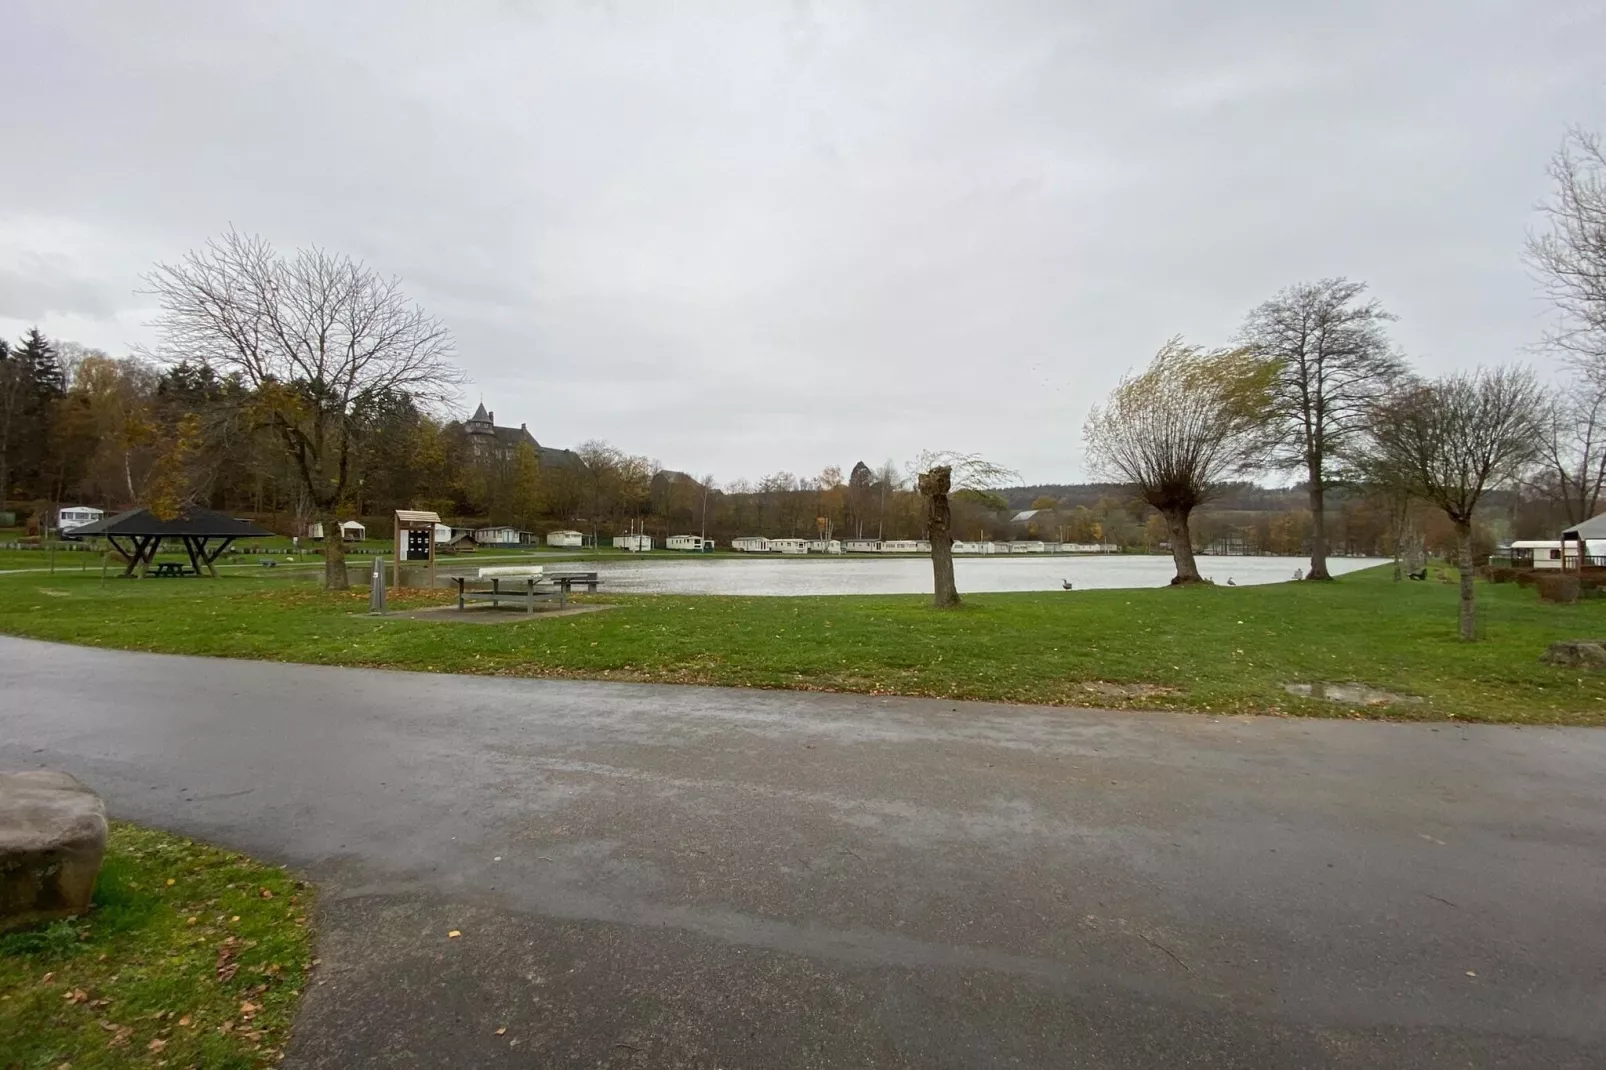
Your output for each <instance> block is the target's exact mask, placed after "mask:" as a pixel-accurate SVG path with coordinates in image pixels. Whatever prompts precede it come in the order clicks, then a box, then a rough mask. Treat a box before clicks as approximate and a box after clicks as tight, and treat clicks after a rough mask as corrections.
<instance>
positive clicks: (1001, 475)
mask: <svg viewBox="0 0 1606 1070" xmlns="http://www.w3.org/2000/svg"><path fill="white" fill-rule="evenodd" d="M910 468H911V469H912V470H913V471H914V472H915V473H916V476H915V486H916V488H917V489H918V490H919V492H920V496H921V497H922V498H924V499H925V502H926V538H927V539H929V540H930V542H931V580H932V599H931V604H932V605H934V606H936V607H937V608H938V609H949V608H951V607H953V606H957V605H958V604H959V588H958V586H957V585H956V584H955V582H954V533H953V511H952V508H951V506H950V504H949V495H950V494H951V493H958V492H960V491H978V492H979V491H986V490H988V489H990V488H993V487H1000V486H1003V485H1004V484H1006V483H1009V482H1011V481H1013V480H1017V479H1019V478H1020V477H1019V476H1017V475H1016V474H1015V473H1014V472H1012V471H1010V470H1009V469H1007V468H1004V467H1003V466H1001V465H996V464H993V463H992V462H991V461H985V460H983V459H982V458H980V457H978V456H976V455H975V454H973V453H951V452H947V451H939V452H926V453H922V454H921V455H920V456H919V457H918V458H916V460H915V461H914V463H913V464H911V465H910Z"/></svg>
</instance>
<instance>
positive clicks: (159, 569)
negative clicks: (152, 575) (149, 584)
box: [156, 561, 188, 579]
mask: <svg viewBox="0 0 1606 1070" xmlns="http://www.w3.org/2000/svg"><path fill="white" fill-rule="evenodd" d="M187 572H188V570H187V569H185V567H184V565H183V564H182V563H181V562H178V561H158V562H156V578H157V579H161V578H162V577H164V576H183V575H186V574H187Z"/></svg>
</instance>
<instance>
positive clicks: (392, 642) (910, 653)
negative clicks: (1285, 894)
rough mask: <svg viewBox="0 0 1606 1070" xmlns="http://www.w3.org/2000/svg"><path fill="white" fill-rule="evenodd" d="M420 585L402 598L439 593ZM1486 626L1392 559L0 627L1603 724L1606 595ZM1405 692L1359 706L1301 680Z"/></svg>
mask: <svg viewBox="0 0 1606 1070" xmlns="http://www.w3.org/2000/svg"><path fill="white" fill-rule="evenodd" d="M447 597H449V596H448V594H447V592H444V591H441V592H421V593H419V594H417V595H415V596H413V597H412V598H410V599H403V600H401V601H400V602H396V603H393V605H396V606H397V607H405V606H407V605H416V604H420V603H424V602H428V601H432V600H445V599H446V598H447ZM1478 598H1479V605H1480V613H1481V618H1480V619H1481V625H1480V627H1481V629H1482V633H1483V640H1482V641H1481V642H1477V643H1463V642H1461V641H1460V640H1459V639H1457V638H1456V632H1455V622H1456V591H1455V588H1454V586H1453V585H1451V584H1443V583H1434V582H1429V583H1410V582H1406V583H1394V582H1392V581H1391V579H1390V578H1389V573H1388V570H1387V569H1372V570H1367V571H1364V572H1358V573H1352V574H1350V575H1347V576H1345V577H1343V578H1342V579H1340V580H1338V581H1335V582H1333V583H1325V584H1313V583H1281V584H1270V585H1266V586H1255V587H1195V588H1187V589H1169V588H1160V589H1142V590H1104V591H1097V590H1090V591H1074V592H1057V591H1056V592H1034V593H1024V594H976V595H967V596H966V599H965V605H964V606H963V607H962V608H960V609H959V610H957V611H948V612H939V611H935V610H932V609H931V608H929V604H928V601H927V599H925V598H922V597H918V596H893V597H887V596H846V597H809V598H725V597H712V596H699V597H680V596H635V597H629V596H620V595H607V596H604V597H603V600H604V601H607V602H612V603H616V604H617V608H615V609H613V610H611V611H609V612H607V613H595V614H587V615H584V616H579V617H569V618H558V619H551V620H541V619H539V618H538V619H535V620H532V621H516V622H513V623H507V624H501V625H497V626H491V627H485V626H476V625H469V624H455V623H449V622H436V621H417V620H405V619H395V618H381V619H375V618H371V617H368V616H367V615H366V614H365V613H364V612H363V610H364V609H366V606H367V593H366V591H362V590H356V591H351V592H347V593H345V594H326V593H324V592H323V591H321V590H319V589H318V588H317V587H316V585H315V584H313V583H312V582H308V581H294V582H292V581H287V580H284V579H279V580H268V579H264V578H262V577H249V578H248V577H241V576H233V577H226V578H224V579H222V580H218V581H196V580H186V581H175V580H150V581H144V582H135V581H113V582H112V583H109V584H107V585H106V586H105V587H104V588H102V587H101V586H100V584H99V583H98V580H96V579H95V578H93V577H82V576H78V577H75V576H73V575H70V574H68V575H63V574H58V575H57V576H55V577H48V578H46V577H40V576H37V575H22V576H17V575H14V576H7V577H0V632H5V633H10V634H14V635H25V636H33V637H36V638H41V639H54V640H61V641H66V642H78V643H87V644H92V645H99V646H110V647H121V648H125V649H132V650H151V651H162V652H166V653H175V654H204V655H215V656H226V657H244V658H263V659H269V660H277V661H299V662H312V663H318V664H332V665H360V666H369V667H384V668H397V669H419V670H426V671H434V672H468V673H484V674H492V675H513V676H539V677H570V678H591V679H609V680H639V681H659V682H669V683H695V684H724V685H737V686H747V687H764V688H792V689H798V690H830V691H852V692H863V693H869V694H899V695H920V696H933V697H941V698H955V699H961V698H963V699H988V700H997V701H1005V702H1029V703H1047V704H1055V705H1082V706H1116V707H1131V708H1161V709H1179V710H1197V711H1209V712H1256V713H1294V714H1308V715H1318V716H1370V717H1379V716H1381V717H1395V718H1403V719H1420V720H1449V719H1459V720H1468V721H1502V722H1520V723H1529V724H1606V675H1602V674H1589V673H1582V672H1575V671H1567V670H1563V669H1558V668H1555V667H1552V666H1547V665H1542V664H1540V662H1539V656H1540V655H1541V654H1542V653H1543V652H1544V650H1545V647H1546V645H1547V644H1549V643H1550V642H1551V641H1552V640H1555V639H1562V638H1569V637H1578V636H1589V635H1601V634H1606V600H1589V601H1585V602H1581V603H1579V604H1578V605H1573V606H1558V605H1547V604H1541V603H1540V602H1539V601H1538V599H1537V597H1536V596H1535V594H1534V592H1533V591H1532V590H1525V589H1522V588H1519V587H1517V586H1516V585H1514V584H1501V585H1490V584H1484V583H1480V584H1479V588H1478ZM1320 682H1338V683H1348V682H1359V683H1363V684H1366V685H1369V686H1371V687H1374V688H1380V689H1382V690H1385V691H1388V692H1393V693H1395V694H1396V695H1398V696H1401V697H1400V698H1399V699H1398V700H1386V701H1382V702H1378V703H1365V704H1360V703H1357V704H1343V703H1330V702H1326V701H1323V700H1320V699H1312V698H1302V697H1299V696H1295V695H1291V694H1289V693H1288V692H1287V690H1286V688H1285V685H1286V684H1289V683H1320Z"/></svg>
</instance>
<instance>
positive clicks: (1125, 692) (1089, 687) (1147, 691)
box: [1082, 680, 1178, 698]
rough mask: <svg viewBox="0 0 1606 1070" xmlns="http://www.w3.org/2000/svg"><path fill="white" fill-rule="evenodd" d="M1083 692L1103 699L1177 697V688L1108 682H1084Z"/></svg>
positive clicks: (1161, 685)
mask: <svg viewBox="0 0 1606 1070" xmlns="http://www.w3.org/2000/svg"><path fill="white" fill-rule="evenodd" d="M1082 690H1083V691H1087V692H1089V693H1091V694H1094V695H1099V696H1101V697H1103V698H1159V697H1160V696H1161V695H1175V694H1176V693H1177V690H1178V689H1177V688H1175V687H1166V686H1164V685H1163V684H1113V683H1110V682H1109V681H1108V680H1084V681H1082Z"/></svg>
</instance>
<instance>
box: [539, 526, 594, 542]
mask: <svg viewBox="0 0 1606 1070" xmlns="http://www.w3.org/2000/svg"><path fill="white" fill-rule="evenodd" d="M546 544H547V545H548V546H584V545H585V544H586V537H585V536H584V535H583V534H581V533H580V532H578V531H570V530H568V529H564V530H563V531H549V532H547V533H546Z"/></svg>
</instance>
